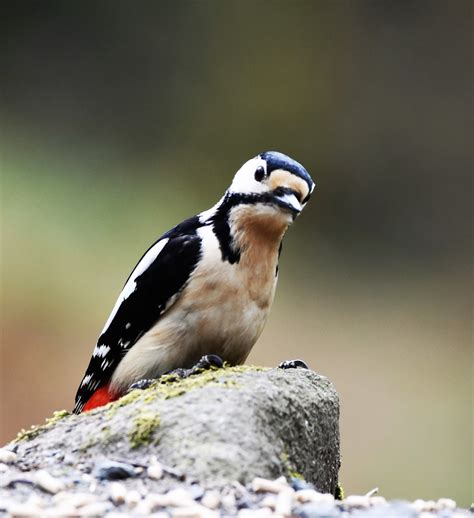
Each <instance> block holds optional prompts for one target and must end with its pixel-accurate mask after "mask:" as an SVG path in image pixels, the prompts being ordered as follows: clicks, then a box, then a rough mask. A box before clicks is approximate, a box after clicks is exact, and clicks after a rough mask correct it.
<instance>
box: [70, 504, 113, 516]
mask: <svg viewBox="0 0 474 518" xmlns="http://www.w3.org/2000/svg"><path fill="white" fill-rule="evenodd" d="M109 509H110V504H109V503H108V502H95V503H93V504H89V505H86V506H84V507H82V508H81V509H79V510H78V511H77V516H97V517H100V516H104V514H105V513H106V512H107V511H108V510H109Z"/></svg>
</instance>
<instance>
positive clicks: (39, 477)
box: [33, 469, 65, 495]
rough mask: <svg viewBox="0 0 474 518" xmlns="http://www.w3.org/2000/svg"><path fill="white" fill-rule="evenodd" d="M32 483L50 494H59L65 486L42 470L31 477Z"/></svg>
mask: <svg viewBox="0 0 474 518" xmlns="http://www.w3.org/2000/svg"><path fill="white" fill-rule="evenodd" d="M33 481H34V483H35V484H36V485H37V486H39V487H40V488H41V489H43V490H44V491H47V492H48V493H51V494H53V495H54V494H56V493H59V491H62V490H63V489H64V488H65V484H64V482H63V481H62V480H60V479H59V478H56V477H53V476H52V475H50V474H49V473H48V472H47V471H45V470H44V469H40V470H39V471H37V472H36V473H34V475H33Z"/></svg>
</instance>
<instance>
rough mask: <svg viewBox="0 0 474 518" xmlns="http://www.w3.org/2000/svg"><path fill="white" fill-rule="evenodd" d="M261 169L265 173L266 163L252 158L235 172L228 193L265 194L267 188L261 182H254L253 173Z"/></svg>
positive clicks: (260, 159) (258, 158)
mask: <svg viewBox="0 0 474 518" xmlns="http://www.w3.org/2000/svg"><path fill="white" fill-rule="evenodd" d="M259 167H263V168H264V170H265V171H266V169H267V163H266V162H265V160H263V159H262V158H260V157H256V158H252V159H251V160H249V161H248V162H245V164H244V165H243V166H242V167H241V168H240V169H239V170H238V171H237V173H236V175H235V176H234V180H233V181H232V184H231V186H230V187H229V191H230V192H240V193H262V192H267V191H268V187H267V186H266V185H265V184H264V183H263V182H257V180H255V171H256V170H257V168H259Z"/></svg>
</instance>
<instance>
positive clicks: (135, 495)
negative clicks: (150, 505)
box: [125, 489, 142, 507]
mask: <svg viewBox="0 0 474 518" xmlns="http://www.w3.org/2000/svg"><path fill="white" fill-rule="evenodd" d="M141 499H142V495H141V494H140V493H139V492H138V491H137V490H136V489H132V490H131V491H128V492H127V494H126V495H125V503H126V504H127V505H128V506H129V507H135V506H136V505H137V504H138V502H140V500H141Z"/></svg>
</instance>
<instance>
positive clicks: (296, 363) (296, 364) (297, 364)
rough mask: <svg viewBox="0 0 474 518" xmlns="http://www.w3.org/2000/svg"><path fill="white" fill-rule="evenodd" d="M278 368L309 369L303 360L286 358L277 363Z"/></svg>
mask: <svg viewBox="0 0 474 518" xmlns="http://www.w3.org/2000/svg"><path fill="white" fill-rule="evenodd" d="M278 368H279V369H298V368H300V369H309V367H308V365H307V364H306V363H305V362H304V361H303V360H286V361H284V362H281V363H280V365H278Z"/></svg>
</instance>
